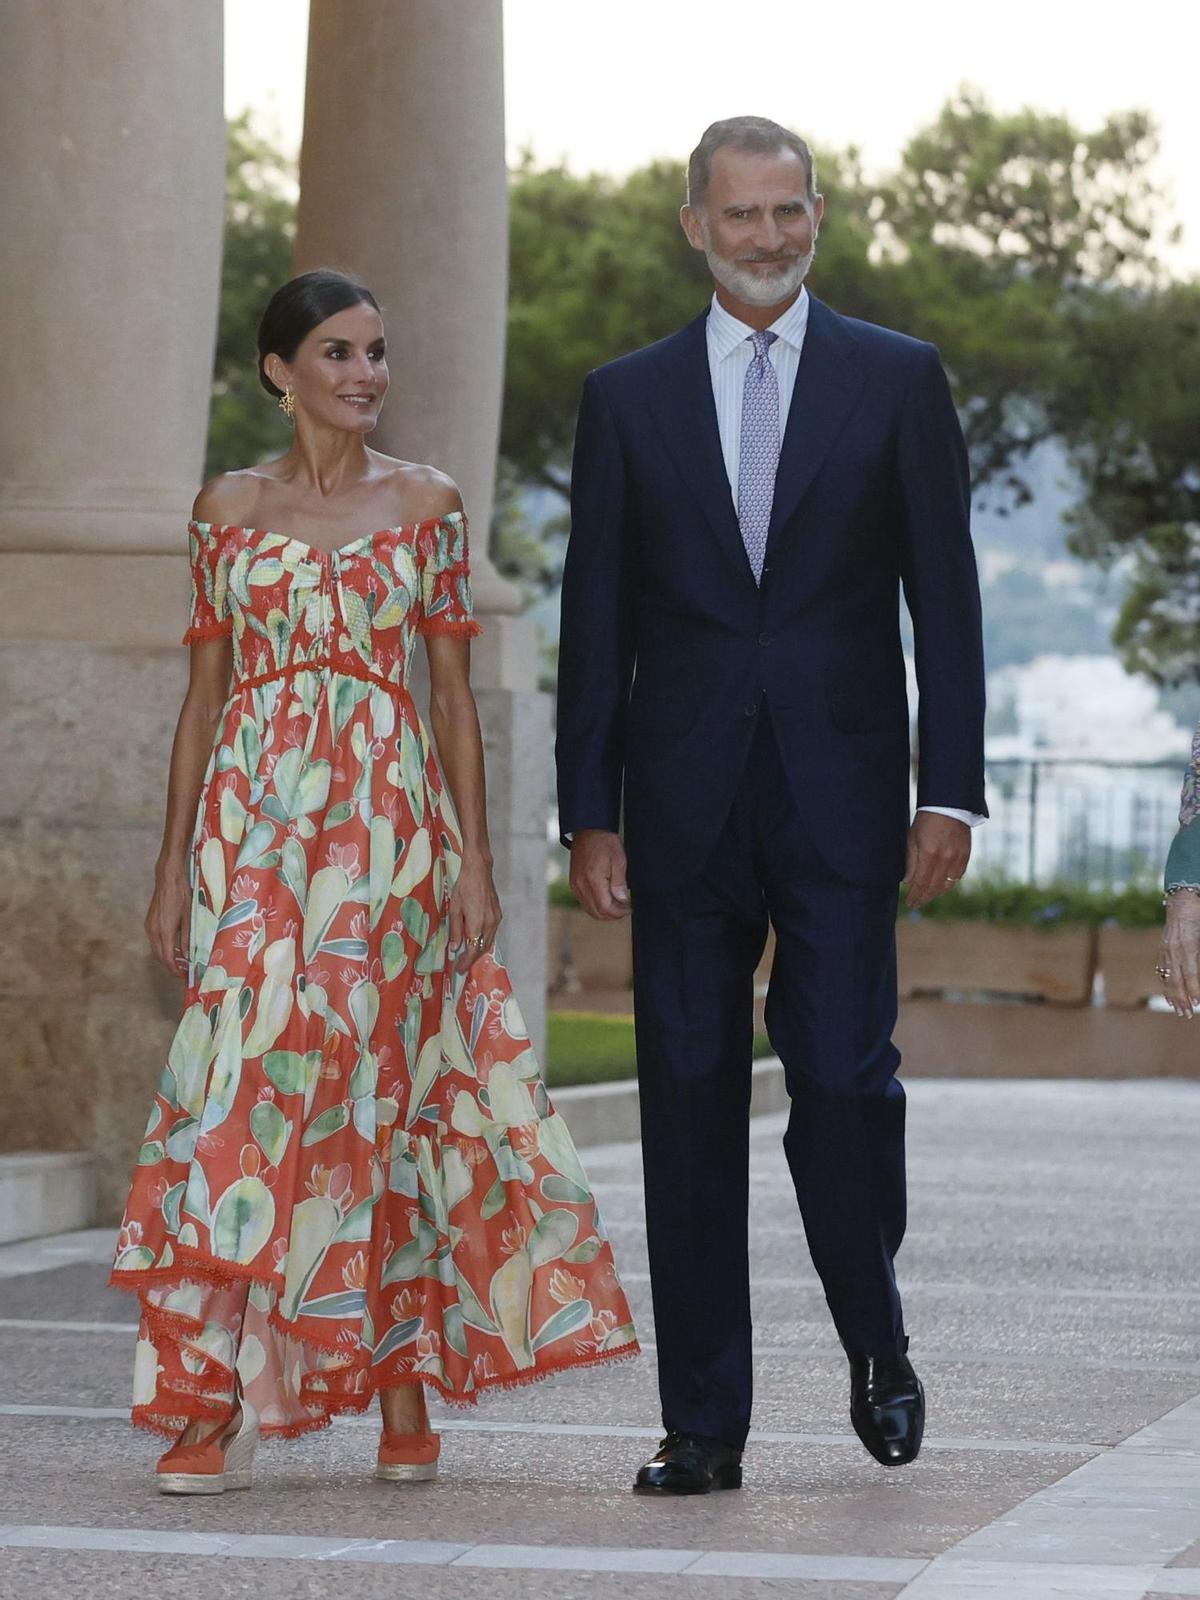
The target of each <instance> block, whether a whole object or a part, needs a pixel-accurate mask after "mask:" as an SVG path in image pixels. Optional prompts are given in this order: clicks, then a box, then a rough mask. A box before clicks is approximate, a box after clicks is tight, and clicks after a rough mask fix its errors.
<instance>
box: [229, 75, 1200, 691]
mask: <svg viewBox="0 0 1200 1600" xmlns="http://www.w3.org/2000/svg"><path fill="white" fill-rule="evenodd" d="M1156 151H1157V137H1156V132H1155V128H1154V125H1153V123H1152V121H1151V120H1150V118H1149V117H1148V116H1147V115H1146V114H1145V113H1143V112H1138V111H1127V112H1121V113H1116V114H1114V115H1112V116H1110V117H1108V118H1107V120H1105V121H1104V122H1103V123H1101V124H1100V125H1099V126H1098V127H1096V128H1093V129H1084V128H1080V127H1077V126H1075V125H1074V124H1073V123H1071V122H1070V121H1069V120H1068V119H1066V118H1064V117H1062V116H1060V115H1055V114H1048V113H1043V112H1039V111H1035V110H1030V109H1023V110H1020V111H1017V112H1014V113H1001V112H999V111H997V110H995V109H993V108H992V107H991V106H989V105H988V103H987V102H986V101H985V100H984V98H983V97H982V96H981V95H980V94H979V93H978V92H977V91H974V90H971V89H963V90H960V91H959V92H958V93H957V94H956V95H955V96H954V97H952V99H951V100H950V101H949V102H948V103H947V105H946V106H945V107H944V108H943V110H942V111H941V112H940V114H939V115H938V116H937V117H936V118H935V119H934V121H933V122H932V123H931V124H930V125H929V126H928V127H926V128H923V129H921V130H920V131H918V133H917V134H915V135H914V137H913V138H912V139H911V140H910V141H909V144H908V145H907V147H906V148H905V150H904V152H903V154H902V156H901V158H900V160H899V162H898V163H897V165H896V168H895V170H894V171H893V172H891V173H889V174H887V175H886V176H885V177H884V178H883V180H882V181H880V182H877V183H870V182H868V181H867V180H866V179H865V178H864V176H863V173H862V170H861V166H860V162H859V158H858V154H857V152H856V151H855V150H853V149H851V150H847V151H842V152H838V151H823V150H820V149H819V148H818V151H817V175H818V182H819V185H820V188H821V190H822V192H823V193H824V194H825V197H826V215H825V220H824V222H823V224H822V228H821V234H820V240H819V244H818V247H817V258H816V262H815V264H814V267H813V273H812V280H811V281H812V285H813V288H814V290H815V291H816V292H817V293H818V294H820V295H821V296H822V297H824V298H826V299H828V300H829V301H830V303H831V304H833V305H834V306H835V307H836V308H837V309H838V310H840V311H843V312H845V313H847V314H848V315H851V316H858V317H863V318H865V319H866V320H868V321H873V322H879V323H883V324H885V325H887V326H890V327H894V328H898V329H900V330H902V331H907V332H911V333H913V334H916V335H917V336H919V337H921V338H925V339H930V340H932V341H934V342H935V343H936V344H937V345H938V347H939V349H940V351H941V354H942V358H943V360H944V361H945V363H946V365H947V368H948V370H949V372H950V376H951V381H952V384H953V387H954V392H955V399H956V402H957V404H958V407H959V411H960V414H961V416H962V419H963V424H964V430H965V432H966V435H967V440H968V445H969V448H970V452H971V459H972V468H973V474H974V479H975V483H976V486H977V488H981V487H987V486H991V487H992V488H993V489H994V491H995V493H996V495H997V497H998V501H999V502H1000V503H1001V504H1003V503H1005V502H1008V503H1011V502H1012V501H1013V500H1015V501H1017V502H1020V501H1022V500H1024V499H1026V498H1028V496H1029V488H1028V485H1027V483H1026V480H1025V477H1024V463H1025V461H1026V459H1027V457H1028V455H1029V453H1030V451H1032V450H1033V449H1034V448H1035V447H1036V446H1037V445H1039V444H1041V443H1042V442H1044V441H1045V440H1047V439H1051V438H1056V439H1058V440H1061V441H1062V442H1063V443H1064V444H1065V445H1066V447H1067V449H1068V451H1069V453H1070V457H1071V462H1072V465H1073V467H1074V468H1075V470H1076V472H1077V474H1078V476H1079V480H1080V482H1081V485H1082V494H1081V500H1080V504H1079V506H1078V508H1077V510H1076V512H1075V514H1074V516H1073V519H1072V530H1071V543H1072V548H1073V550H1074V552H1075V553H1076V554H1077V555H1079V556H1080V557H1082V558H1083V559H1085V560H1089V561H1093V562H1096V563H1098V564H1099V565H1101V566H1102V567H1110V566H1112V565H1113V564H1114V563H1116V562H1118V561H1120V560H1122V559H1123V558H1131V560H1130V562H1129V570H1130V573H1131V582H1130V588H1129V591H1128V595H1127V598H1126V601H1125V605H1124V609H1123V611H1122V614H1121V618H1120V622H1119V624H1118V628H1117V633H1116V642H1117V644H1118V647H1119V648H1120V649H1121V651H1122V654H1123V656H1124V659H1125V661H1126V664H1127V665H1128V666H1129V667H1130V668H1131V669H1133V670H1135V671H1139V672H1143V673H1145V674H1147V675H1148V676H1150V677H1151V678H1153V679H1155V680H1156V681H1158V682H1160V683H1165V684H1178V683H1181V682H1185V681H1188V680H1189V679H1194V678H1196V677H1200V651H1197V650H1196V648H1195V634H1196V625H1197V622H1200V560H1197V556H1198V555H1200V548H1198V547H1197V541H1198V540H1200V533H1198V531H1197V530H1198V529H1200V398H1198V397H1200V385H1197V383H1196V381H1195V374H1196V373H1197V371H1200V283H1198V282H1195V281H1193V282H1187V283H1170V282H1167V281H1165V278H1164V275H1163V272H1162V269H1161V266H1160V263H1159V246H1160V245H1161V244H1162V243H1163V242H1165V241H1166V240H1167V239H1168V238H1170V237H1171V236H1172V233H1171V229H1170V226H1169V223H1168V219H1167V215H1166V208H1165V200H1164V196H1163V193H1162V191H1161V189H1160V187H1159V186H1158V185H1157V184H1156V182H1155V181H1154V177H1153V168H1154V159H1155V156H1156ZM227 183H228V190H227V204H226V233H225V258H224V268H223V277H222V297H221V315H220V327H219V333H218V341H217V352H216V370H215V374H214V384H213V407H212V417H211V424H210V429H209V447H208V461H207V470H208V472H210V473H211V472H216V471H220V470H222V469H225V468H228V467H231V466H242V465H245V464H247V463H248V462H252V461H255V460H261V459H263V458H264V457H265V456H268V455H271V454H275V453H277V452H278V451H280V450H281V449H283V448H285V447H286V445H287V442H288V439H289V436H290V435H289V428H288V425H287V422H286V420H285V419H284V418H283V417H282V415H281V414H280V413H279V411H278V409H277V408H276V407H275V406H274V405H273V403H272V402H271V400H270V399H269V397H268V396H267V395H266V394H265V393H264V391H263V390H262V389H261V388H260V386H259V384H258V378H257V372H256V369H255V361H254V336H255V331H256V328H257V323H258V319H259V317H260V315H261V313H262V309H263V307H264V305H265V303H266V300H267V298H268V296H269V294H270V293H271V291H272V290H273V289H274V288H275V287H276V286H277V285H278V284H279V283H281V282H283V281H284V280H285V279H286V278H287V277H288V275H289V274H290V272H291V258H292V237H293V232H294V225H295V190H296V185H295V173H294V171H293V170H292V169H291V167H290V166H289V164H288V163H287V162H286V161H285V160H284V159H283V157H282V156H281V155H280V153H279V152H278V151H277V150H275V149H274V148H273V147H272V145H271V144H270V142H269V141H268V140H266V139H264V138H263V137H262V136H261V135H260V134H258V133H257V132H255V130H254V129H253V128H252V126H251V124H250V122H249V121H248V119H247V118H246V117H241V118H239V119H237V120H235V121H233V122H231V123H230V125H229V145H228V168H227ZM683 195H684V173H683V165H682V162H675V161H656V162H653V163H651V164H650V165H649V166H647V167H645V168H643V169H641V170H640V171H637V172H634V173H632V174H630V175H629V176H628V177H626V178H624V179H616V178H611V177H606V176H603V175H597V174H590V175H586V176H578V175H576V174H573V173H571V172H568V171H567V170H566V169H565V168H562V167H552V168H549V169H538V168H537V167H535V166H534V164H533V162H532V160H531V159H530V158H529V157H526V158H525V159H524V160H523V161H522V162H521V164H520V165H519V166H518V167H517V168H516V169H515V171H514V172H513V173H512V175H511V184H510V299H509V311H508V356H507V368H506V374H505V390H504V412H503V420H502V429H501V468H500V479H499V485H498V491H499V492H498V494H497V500H496V520H495V524H494V531H493V540H494V543H493V552H494V554H495V557H496V559H497V564H498V566H499V567H500V570H501V571H502V572H504V573H505V575H506V576H509V577H511V578H513V579H514V581H516V582H517V583H518V584H519V585H520V586H521V588H522V591H523V593H524V594H525V596H526V598H527V599H528V600H532V599H535V598H537V597H538V596H541V595H544V594H547V593H551V592H553V590H554V589H555V588H556V587H557V584H558V579H559V573H560V570H561V562H562V553H563V544H564V539H565V520H564V506H563V503H562V499H561V496H562V495H563V494H565V492H566V489H567V485H568V479H569V472H570V458H571V446H572V438H573V432H574V425H575V413H576V408H577V405H578V399H579V391H580V386H581V384H582V382H583V379H584V377H585V375H586V374H587V372H589V371H590V370H591V369H592V368H593V367H595V366H597V365H600V364H602V363H603V362H605V361H609V360H611V359H613V358H614V357H616V356H619V355H621V354H623V353H624V352H626V351H628V350H632V349H635V348H637V347H639V346H641V345H644V344H648V343H651V342H653V341H654V340H657V339H660V338H663V337H664V336H666V335H667V334H669V333H671V332H673V331H674V330H675V329H676V328H678V327H680V326H682V325H683V324H684V323H685V322H687V321H689V320H690V319H691V318H692V317H694V316H696V315H697V314H698V313H699V312H700V311H702V310H703V308H704V306H705V304H706V302H707V300H708V298H709V295H710V293H711V281H710V279H709V275H708V270H707V267H706V265H705V262H704V259H703V257H702V256H701V255H700V254H699V253H698V252H696V251H694V250H692V249H691V248H690V246H689V245H688V243H687V241H686V239H685V238H684V236H683V233H682V231H681V229H680V227H679V223H678V211H679V206H680V204H681V202H682V199H683ZM531 491H532V492H533V493H532V494H531ZM536 491H543V493H542V494H540V495H539V494H537V493H536ZM1124 570H1125V568H1124V567H1122V571H1124ZM1020 587H1021V586H1020V584H1019V582H1018V581H1017V580H1015V579H1014V580H1012V581H1011V582H1007V583H1006V584H1004V583H1002V588H1003V593H1001V594H1000V595H999V596H998V597H996V598H998V599H999V600H1000V601H1001V602H1003V603H1004V604H1005V605H1007V606H1008V608H1009V611H1010V612H1013V613H1014V614H1016V615H1018V616H1020V615H1023V614H1024V612H1023V610H1022V608H1023V607H1025V608H1026V609H1028V607H1029V606H1033V605H1034V602H1035V601H1036V598H1037V597H1036V596H1033V595H1031V594H1022V593H1019V592H1017V591H1018V590H1019V589H1020ZM1041 615H1044V607H1043V610H1042V611H1041V612H1039V616H1041ZM1035 620H1036V619H1035ZM1069 621H1070V626H1071V630H1072V636H1073V637H1077V638H1078V639H1079V640H1080V641H1082V640H1083V639H1084V637H1085V635H1086V634H1087V632H1088V624H1087V619H1086V617H1085V616H1083V615H1078V616H1072V617H1071V618H1070V619H1069ZM993 643H995V641H993ZM1001 650H1002V651H1003V644H1002V645H1001ZM994 659H996V660H997V661H998V660H999V659H1000V657H999V656H995V657H994ZM544 665H545V668H546V670H547V671H549V670H550V668H551V666H552V663H550V662H547V663H545V664H544Z"/></svg>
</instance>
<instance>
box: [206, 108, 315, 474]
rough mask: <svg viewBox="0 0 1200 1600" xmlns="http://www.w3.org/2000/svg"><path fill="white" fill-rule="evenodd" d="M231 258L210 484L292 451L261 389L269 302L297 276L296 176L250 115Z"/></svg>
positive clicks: (228, 206)
mask: <svg viewBox="0 0 1200 1600" xmlns="http://www.w3.org/2000/svg"><path fill="white" fill-rule="evenodd" d="M226 141H227V143H226V156H225V251H224V258H223V261H222V266H221V309H220V315H219V318H218V323H217V348H216V357H215V361H214V368H213V396H212V412H211V415H210V417H209V425H208V452H207V459H206V461H205V476H206V477H211V476H212V474H214V473H217V472H228V471H229V470H230V469H231V468H234V467H244V466H248V465H251V464H252V463H254V462H256V461H262V460H264V459H265V458H266V457H268V456H272V455H277V454H279V453H280V452H281V451H282V450H286V449H287V446H288V443H289V442H290V440H291V432H292V430H291V425H290V423H289V422H288V421H287V418H286V417H285V416H284V415H283V413H282V412H281V411H280V410H279V408H278V406H277V405H276V403H275V401H274V400H273V399H272V398H271V396H270V395H269V394H267V392H266V390H265V389H263V388H262V387H261V385H260V384H259V381H258V367H257V348H256V340H257V334H258V324H259V321H260V319H261V317H262V314H263V311H264V310H265V308H266V304H267V301H268V300H269V299H270V297H271V295H272V294H273V293H274V291H275V290H276V289H277V288H278V287H279V285H280V284H281V283H285V282H286V281H287V279H288V278H290V277H291V275H292V241H293V238H294V236H295V228H296V174H295V171H294V168H293V167H292V166H291V165H290V164H289V163H288V161H287V160H286V159H285V157H284V156H283V155H282V154H281V152H280V151H279V150H277V149H276V148H275V147H274V146H273V145H272V144H271V143H270V141H269V140H267V139H265V138H264V137H263V136H262V135H261V134H259V133H256V132H255V131H254V129H253V127H252V125H251V122H250V117H249V114H248V113H245V112H243V114H242V115H241V116H240V117H236V118H234V119H233V120H232V121H231V122H230V123H229V124H228V125H227V129H226Z"/></svg>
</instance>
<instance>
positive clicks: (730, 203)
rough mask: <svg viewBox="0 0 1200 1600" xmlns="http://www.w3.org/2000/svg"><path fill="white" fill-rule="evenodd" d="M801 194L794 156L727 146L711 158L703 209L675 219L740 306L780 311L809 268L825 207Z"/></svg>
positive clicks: (800, 167)
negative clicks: (760, 152)
mask: <svg viewBox="0 0 1200 1600" xmlns="http://www.w3.org/2000/svg"><path fill="white" fill-rule="evenodd" d="M807 192H808V186H807V180H806V177H805V171H804V163H803V161H801V159H800V157H799V156H798V155H797V154H796V153H795V152H794V151H792V150H782V151H780V152H779V153H778V154H775V155H758V154H752V153H750V152H749V151H745V150H732V149H729V148H726V149H722V150H718V151H717V153H716V154H715V155H714V156H713V161H712V175H711V177H710V180H709V185H708V194H707V195H706V196H705V199H704V202H703V204H702V205H700V206H684V208H683V211H682V213H681V217H680V220H681V221H682V223H683V229H684V232H685V233H686V234H687V236H688V240H689V241H690V243H691V244H692V246H693V247H694V248H695V249H697V250H703V252H704V254H705V257H706V258H707V260H708V265H709V270H710V271H711V273H712V275H713V277H714V278H715V279H716V280H717V282H718V283H719V284H722V285H724V287H725V288H726V289H727V290H728V291H729V293H730V294H731V295H733V296H734V297H735V298H736V299H738V300H741V301H742V302H744V303H745V304H746V305H752V306H774V305H782V304H783V302H784V301H786V300H790V299H791V298H792V297H793V296H794V295H795V294H796V293H797V291H798V290H799V288H800V285H801V284H802V283H803V282H804V279H805V276H806V274H807V272H808V269H809V267H810V266H811V265H812V259H813V247H814V245H815V243H816V238H817V229H818V228H819V227H820V223H821V216H822V213H823V211H824V209H825V202H824V200H823V198H822V197H821V196H820V195H817V196H816V198H815V200H813V201H811V202H810V201H808V200H807V198H806V197H807Z"/></svg>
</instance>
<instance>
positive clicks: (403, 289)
mask: <svg viewBox="0 0 1200 1600" xmlns="http://www.w3.org/2000/svg"><path fill="white" fill-rule="evenodd" d="M309 15H310V20H309V47H308V60H309V68H308V92H307V97H306V101H305V115H304V144H303V151H302V154H301V162H300V218H299V233H298V238H297V245H296V268H297V271H307V270H309V269H311V268H313V267H318V266H328V267H340V268H342V269H343V270H345V271H348V272H352V273H354V274H356V275H357V276H358V277H360V278H361V279H362V280H363V281H364V282H365V283H367V284H368V285H369V286H370V287H371V289H372V290H373V292H374V293H375V295H376V296H377V298H378V299H379V302H380V304H381V306H382V307H383V312H384V317H385V320H386V324H387V332H388V357H389V365H390V368H391V377H392V387H391V392H390V394H389V396H388V401H387V405H386V407H385V408H384V416H383V421H382V423H381V425H380V428H379V430H378V432H377V433H376V434H375V435H374V436H373V439H372V442H373V443H375V444H377V445H378V447H379V448H380V449H382V450H386V451H388V452H389V453H391V454H393V455H397V456H400V457H403V458H404V459H406V460H410V461H412V460H415V461H428V462H432V463H433V464H434V465H436V466H439V467H441V468H443V469H444V470H445V471H447V472H449V473H450V475H451V476H452V477H453V478H454V479H455V480H456V482H457V483H458V485H459V487H460V488H461V490H462V494H463V501H464V504H465V505H466V508H467V515H468V518H469V519H470V524H471V531H472V538H471V561H472V568H473V587H474V593H475V600H476V606H477V609H478V612H479V616H480V619H481V621H482V622H483V625H484V630H485V631H484V633H483V635H482V636H481V637H480V638H479V639H477V640H476V641H475V644H474V647H473V661H472V678H473V681H474V683H475V686H476V698H477V700H478V703H479V709H480V716H481V720H482V722H483V725H484V738H485V744H486V748H487V768H488V774H487V775H488V797H489V825H490V831H491V835H492V844H493V849H494V851H495V855H496V867H497V870H496V881H497V886H498V888H499V891H500V895H501V899H502V901H503V904H504V911H505V921H504V926H503V927H502V929H501V933H500V939H499V946H500V950H501V954H502V955H503V956H504V958H505V961H506V962H507V964H508V965H509V967H510V969H511V971H512V976H513V981H514V985H515V988H516V991H517V995H518V998H519V1001H520V1004H521V1007H522V1009H523V1011H524V1014H525V1018H526V1021H527V1023H528V1024H529V1027H530V1031H531V1033H532V1035H533V1037H534V1042H535V1046H536V1047H537V1048H538V1049H539V1051H540V1049H541V1047H542V1041H543V1038H544V1010H545V1001H544V995H545V986H546V932H545V929H546V910H545V898H546V881H545V880H546V868H545V863H546V831H545V825H546V811H547V802H548V795H549V771H548V763H549V751H550V715H549V702H548V699H547V697H546V696H545V695H542V694H539V693H538V692H537V649H536V639H535V635H534V630H533V625H532V624H531V623H529V622H527V621H525V620H524V619H523V618H521V617H519V616H518V615H517V613H518V611H519V609H520V596H519V594H518V592H517V591H516V590H515V589H514V588H513V586H512V585H511V584H509V583H507V582H505V580H504V579H502V578H501V577H500V576H499V574H498V573H497V572H496V570H495V568H494V567H493V566H492V564H491V562H490V560H489V559H488V552H487V530H488V526H489V522H490V518H491V507H492V492H493V482H494V477H495V468H496V444H497V439H498V435H499V424H500V401H501V392H502V386H503V377H504V321H505V303H506V293H507V267H506V264H507V253H508V252H507V220H506V219H507V193H506V190H507V178H506V173H505V162H504V105H503V71H502V59H503V58H502V43H503V41H502V32H501V22H502V7H501V4H500V0H454V3H453V4H447V3H446V0H391V3H389V4H386V5H381V4H379V3H378V0H312V6H311V11H310V14H309Z"/></svg>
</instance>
